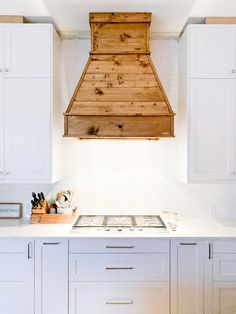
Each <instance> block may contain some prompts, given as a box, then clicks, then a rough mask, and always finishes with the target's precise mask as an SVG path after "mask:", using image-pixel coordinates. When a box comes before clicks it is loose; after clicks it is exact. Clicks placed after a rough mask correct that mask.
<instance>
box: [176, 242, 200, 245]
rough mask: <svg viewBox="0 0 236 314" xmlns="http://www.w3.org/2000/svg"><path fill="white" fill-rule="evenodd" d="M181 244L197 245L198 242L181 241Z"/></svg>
mask: <svg viewBox="0 0 236 314" xmlns="http://www.w3.org/2000/svg"><path fill="white" fill-rule="evenodd" d="M180 245H197V243H196V242H180Z"/></svg>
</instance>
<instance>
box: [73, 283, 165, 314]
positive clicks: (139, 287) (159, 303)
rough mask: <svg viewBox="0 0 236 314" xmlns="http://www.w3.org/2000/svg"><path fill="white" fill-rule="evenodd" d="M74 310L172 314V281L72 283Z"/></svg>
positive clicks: (107, 313)
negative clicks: (170, 284)
mask: <svg viewBox="0 0 236 314" xmlns="http://www.w3.org/2000/svg"><path fill="white" fill-rule="evenodd" d="M69 294H70V304H69V313H70V314H92V313H96V314H121V313H122V314H123V313H125V314H147V313H148V314H157V313H158V314H169V284H168V283H165V282H162V283H113V284H111V283H109V284H106V283H91V282H90V283H86V282H84V283H70V289H69Z"/></svg>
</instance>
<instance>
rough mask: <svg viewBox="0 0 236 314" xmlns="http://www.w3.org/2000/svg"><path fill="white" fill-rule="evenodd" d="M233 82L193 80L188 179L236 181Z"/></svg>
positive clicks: (191, 84)
mask: <svg viewBox="0 0 236 314" xmlns="http://www.w3.org/2000/svg"><path fill="white" fill-rule="evenodd" d="M234 110H235V83H234V80H225V79H218V80H211V79H205V80H194V79H191V80H190V112H191V114H190V121H189V136H190V139H191V140H190V141H189V154H190V156H189V157H190V158H189V177H190V178H191V179H192V180H196V179H199V180H207V179H208V180H214V179H217V180H224V179H227V180H234V179H235V171H236V169H235V163H234V151H235V134H234V132H235V131H234V130H235V116H234Z"/></svg>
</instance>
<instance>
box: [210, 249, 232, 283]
mask: <svg viewBox="0 0 236 314" xmlns="http://www.w3.org/2000/svg"><path fill="white" fill-rule="evenodd" d="M213 280H215V281H236V254H214V256H213Z"/></svg>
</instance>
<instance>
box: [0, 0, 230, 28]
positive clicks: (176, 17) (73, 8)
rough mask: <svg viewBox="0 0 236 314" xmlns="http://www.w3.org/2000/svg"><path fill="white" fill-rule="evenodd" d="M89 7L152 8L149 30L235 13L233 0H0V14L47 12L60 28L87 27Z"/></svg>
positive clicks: (178, 26)
mask: <svg viewBox="0 0 236 314" xmlns="http://www.w3.org/2000/svg"><path fill="white" fill-rule="evenodd" d="M226 4H227V5H226ZM91 11H100V12H101V11H104V12H106V11H108V12H109V11H110V12H112V11H127V12H128V11H137V12H138V11H147V12H152V13H153V19H152V20H153V21H152V26H151V28H152V31H154V32H161V33H162V32H164V33H166V32H168V33H178V32H180V31H181V29H182V27H183V25H184V24H185V22H186V20H187V18H188V17H190V16H206V15H209V16H210V15H215V16H236V1H235V0H0V14H3V15H4V14H15V15H17V14H18V15H24V16H51V17H52V19H53V20H54V22H55V24H56V26H57V28H58V30H60V31H61V32H76V31H87V30H88V29H89V23H88V13H89V12H91Z"/></svg>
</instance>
